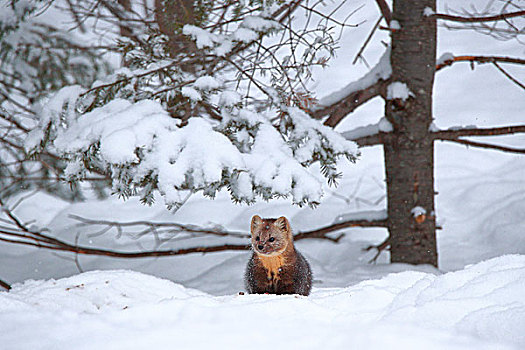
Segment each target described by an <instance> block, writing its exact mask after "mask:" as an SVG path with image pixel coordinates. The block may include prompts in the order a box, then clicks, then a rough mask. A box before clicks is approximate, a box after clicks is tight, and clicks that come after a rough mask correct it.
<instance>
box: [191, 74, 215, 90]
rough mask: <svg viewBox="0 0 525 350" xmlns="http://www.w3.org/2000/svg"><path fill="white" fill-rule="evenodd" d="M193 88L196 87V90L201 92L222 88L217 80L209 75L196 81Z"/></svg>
mask: <svg viewBox="0 0 525 350" xmlns="http://www.w3.org/2000/svg"><path fill="white" fill-rule="evenodd" d="M193 86H195V87H196V88H198V89H200V90H213V89H217V88H218V87H219V86H220V84H219V82H218V81H217V79H215V78H214V77H212V76H209V75H204V76H202V77H199V78H198V79H197V80H195V83H193Z"/></svg>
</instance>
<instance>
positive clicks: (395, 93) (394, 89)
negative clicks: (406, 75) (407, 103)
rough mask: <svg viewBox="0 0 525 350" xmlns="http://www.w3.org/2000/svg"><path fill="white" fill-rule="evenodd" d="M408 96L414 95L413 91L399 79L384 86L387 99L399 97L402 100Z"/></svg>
mask: <svg viewBox="0 0 525 350" xmlns="http://www.w3.org/2000/svg"><path fill="white" fill-rule="evenodd" d="M409 97H414V93H413V92H412V91H410V89H409V88H408V86H407V84H405V83H402V82H400V81H394V82H393V83H391V84H390V85H388V87H387V88H386V98H387V99H388V100H394V99H400V100H403V101H404V100H407V99H408V98H409Z"/></svg>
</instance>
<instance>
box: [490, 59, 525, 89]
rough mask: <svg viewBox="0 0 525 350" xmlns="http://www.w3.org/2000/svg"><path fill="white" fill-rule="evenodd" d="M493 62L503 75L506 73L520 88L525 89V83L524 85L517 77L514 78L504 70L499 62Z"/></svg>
mask: <svg viewBox="0 0 525 350" xmlns="http://www.w3.org/2000/svg"><path fill="white" fill-rule="evenodd" d="M492 64H493V65H494V66H495V67H496V68H498V70H499V71H500V72H501V73H503V75H505V76H506V77H507V78H508V79H509V80H510V81H512V82H513V83H514V84H516V85H518V86H519V87H520V88H522V89H523V90H525V85H523V84H522V83H520V82H519V81H518V80H517V79H516V78H514V77H513V76H512V75H510V74H509V73H508V72H507V71H506V70H504V69H503V68H501V67H500V66H499V64H497V63H496V62H492Z"/></svg>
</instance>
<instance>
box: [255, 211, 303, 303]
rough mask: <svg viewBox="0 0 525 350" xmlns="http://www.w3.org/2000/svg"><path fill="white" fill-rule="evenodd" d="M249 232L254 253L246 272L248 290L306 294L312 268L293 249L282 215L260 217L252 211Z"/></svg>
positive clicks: (288, 229)
mask: <svg viewBox="0 0 525 350" xmlns="http://www.w3.org/2000/svg"><path fill="white" fill-rule="evenodd" d="M251 233H252V248H253V255H252V257H251V259H250V261H249V262H248V265H247V267H246V274H245V284H246V289H247V290H248V292H249V293H256V294H260V293H270V294H301V295H308V294H309V293H310V290H311V288H312V272H311V269H310V265H309V264H308V262H307V261H306V259H305V258H304V257H303V256H302V255H301V253H299V252H298V251H297V250H296V249H295V246H294V244H293V236H292V231H291V228H290V224H289V222H288V220H287V219H286V218H285V217H283V216H282V217H280V218H279V219H261V218H260V217H259V216H257V215H255V216H254V217H253V218H252V224H251ZM271 238H273V239H271Z"/></svg>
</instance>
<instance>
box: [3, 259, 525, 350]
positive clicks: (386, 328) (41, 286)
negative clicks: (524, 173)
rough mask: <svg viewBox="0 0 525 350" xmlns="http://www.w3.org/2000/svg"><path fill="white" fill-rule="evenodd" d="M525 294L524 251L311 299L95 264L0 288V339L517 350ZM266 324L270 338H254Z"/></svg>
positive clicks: (32, 344)
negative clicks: (197, 286)
mask: <svg viewBox="0 0 525 350" xmlns="http://www.w3.org/2000/svg"><path fill="white" fill-rule="evenodd" d="M523 293H525V256H519V255H508V256H502V257H499V258H495V259H491V260H488V261H484V262H481V263H478V264H476V265H473V266H469V267H467V268H465V269H463V270H460V271H457V272H451V273H447V274H443V275H435V274H433V273H424V272H416V271H405V272H401V273H392V274H389V275H387V276H385V277H384V278H381V279H371V280H368V281H363V282H361V283H357V284H355V285H350V286H347V287H342V288H314V289H313V291H312V294H311V295H310V296H309V297H301V296H297V295H283V296H276V295H237V294H231V295H225V296H220V297H217V296H212V295H209V294H206V293H203V292H200V291H197V290H194V289H188V288H185V287H183V286H181V285H179V284H176V283H173V282H171V281H168V280H164V279H160V278H156V277H153V276H149V275H144V274H141V273H138V272H132V271H123V270H113V271H91V272H87V273H82V274H79V275H75V276H72V277H69V278H64V279H59V280H38V281H34V280H29V281H26V282H24V283H22V284H17V285H15V286H13V289H12V290H11V291H10V292H2V293H0V322H1V324H2V329H3V331H2V332H0V341H1V343H2V344H3V346H4V348H6V349H35V350H36V349H51V348H53V349H69V348H75V349H97V348H98V349H100V348H102V349H124V348H126V349H141V348H145V347H148V348H167V347H171V346H173V344H177V347H179V348H188V347H191V348H192V349H198V348H209V347H210V346H211V344H213V347H214V348H217V349H227V348H232V347H236V348H237V347H243V348H245V347H249V348H254V349H267V348H268V346H270V345H269V343H268V341H271V344H279V347H282V348H302V349H303V348H304V349H314V348H315V349H317V348H319V347H320V346H322V347H325V348H330V349H339V348H341V349H342V348H348V345H349V344H352V346H354V347H356V348H366V349H384V348H385V347H387V348H389V349H421V348H424V349H444V348H446V349H518V348H519V347H523V346H525V336H524V333H523V329H524V327H525V316H524V315H525V302H524V300H523ZM262 325H264V333H265V335H264V336H266V337H270V338H269V339H266V340H268V341H260V337H261V329H260V328H261V326H262ZM297 325H301V326H300V327H298V326H297ZM203 334H205V335H206V336H205V337H203V336H202V335H203ZM291 334H293V336H291ZM87 339H89V340H87Z"/></svg>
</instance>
